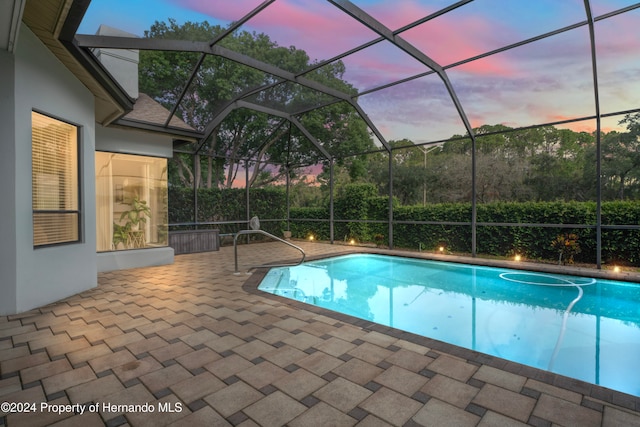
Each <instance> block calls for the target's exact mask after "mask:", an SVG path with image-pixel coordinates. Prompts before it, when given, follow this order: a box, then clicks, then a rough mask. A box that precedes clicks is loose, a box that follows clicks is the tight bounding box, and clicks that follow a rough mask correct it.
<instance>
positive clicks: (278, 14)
mask: <svg viewBox="0 0 640 427" xmlns="http://www.w3.org/2000/svg"><path fill="white" fill-rule="evenodd" d="M259 3H260V2H258V1H255V0H254V1H248V0H240V1H233V2H204V1H201V0H186V1H185V2H184V3H183V7H187V8H192V9H193V10H196V11H198V12H200V13H203V14H206V15H209V16H212V17H215V18H217V19H226V20H230V21H231V20H238V19H240V18H241V17H242V16H243V15H244V14H246V13H247V12H249V11H250V10H251V9H253V8H254V7H255V6H257V5H258V4H259ZM241 29H243V30H247V31H257V32H260V33H265V34H267V35H269V37H270V38H271V40H272V41H275V42H276V43H278V45H280V46H284V47H289V46H295V47H296V48H298V49H303V50H305V51H306V52H307V54H308V55H309V57H310V58H311V59H312V60H314V59H317V60H324V59H329V58H331V57H333V56H335V55H337V54H339V53H341V52H343V51H345V50H348V49H351V48H353V47H356V46H359V45H361V44H363V43H365V42H367V41H369V40H371V39H373V38H375V37H376V34H375V33H373V32H372V31H371V30H369V29H367V28H366V27H364V26H363V25H361V24H359V23H358V22H357V21H355V20H353V19H352V18H350V17H349V16H348V15H346V14H344V13H342V12H341V11H340V10H339V9H337V8H336V7H334V6H331V5H330V4H329V3H326V2H318V1H309V0H279V1H277V2H275V3H273V4H271V5H269V6H268V7H267V8H266V9H265V10H263V11H262V12H260V13H259V14H258V15H257V16H255V17H253V18H252V19H251V20H249V21H248V22H247V23H246V24H245V25H244V26H243V27H242V28H241ZM328 39H330V40H331V42H330V43H328V42H327V40H328Z"/></svg>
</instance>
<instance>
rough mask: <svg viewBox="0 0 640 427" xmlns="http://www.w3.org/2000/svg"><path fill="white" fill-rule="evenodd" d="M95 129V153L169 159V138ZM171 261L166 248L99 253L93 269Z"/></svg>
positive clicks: (114, 129)
mask: <svg viewBox="0 0 640 427" xmlns="http://www.w3.org/2000/svg"><path fill="white" fill-rule="evenodd" d="M96 126H97V127H96V150H98V151H108V152H112V153H122V154H136V155H141V156H153V157H165V158H170V157H172V155H173V140H172V138H171V137H168V136H162V135H158V134H152V133H148V132H140V131H133V130H128V129H120V128H105V127H102V126H100V125H96ZM94 250H95V248H94ZM173 260H174V250H173V248H171V247H169V246H167V247H161V248H145V249H136V250H126V251H113V252H101V253H98V254H97V267H98V272H104V271H114V270H122V269H126V268H134V267H149V266H153V265H164V264H172V263H173Z"/></svg>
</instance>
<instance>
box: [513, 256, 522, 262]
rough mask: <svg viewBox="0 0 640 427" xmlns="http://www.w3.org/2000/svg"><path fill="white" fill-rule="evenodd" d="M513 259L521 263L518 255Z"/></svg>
mask: <svg viewBox="0 0 640 427" xmlns="http://www.w3.org/2000/svg"><path fill="white" fill-rule="evenodd" d="M513 259H514V260H515V261H516V262H519V261H521V260H522V257H521V256H520V255H516V256H515V257H514V258H513Z"/></svg>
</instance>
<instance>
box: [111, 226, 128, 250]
mask: <svg viewBox="0 0 640 427" xmlns="http://www.w3.org/2000/svg"><path fill="white" fill-rule="evenodd" d="M129 231H131V224H130V223H128V222H127V223H126V224H125V225H120V224H118V223H117V222H114V223H113V249H115V250H117V249H118V245H119V244H120V243H122V246H123V247H124V248H125V249H126V247H127V243H128V242H129Z"/></svg>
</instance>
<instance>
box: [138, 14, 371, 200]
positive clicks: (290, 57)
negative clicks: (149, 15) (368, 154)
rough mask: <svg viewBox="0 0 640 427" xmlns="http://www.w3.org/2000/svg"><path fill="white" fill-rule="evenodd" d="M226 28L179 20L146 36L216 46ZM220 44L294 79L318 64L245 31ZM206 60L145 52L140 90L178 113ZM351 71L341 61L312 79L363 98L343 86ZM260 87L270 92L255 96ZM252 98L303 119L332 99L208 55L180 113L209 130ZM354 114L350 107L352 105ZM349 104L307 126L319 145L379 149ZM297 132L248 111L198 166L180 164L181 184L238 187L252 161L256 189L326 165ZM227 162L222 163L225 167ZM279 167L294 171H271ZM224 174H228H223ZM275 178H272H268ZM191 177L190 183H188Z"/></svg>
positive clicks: (219, 134)
mask: <svg viewBox="0 0 640 427" xmlns="http://www.w3.org/2000/svg"><path fill="white" fill-rule="evenodd" d="M222 31H224V28H222V27H220V26H217V25H213V26H212V25H210V24H209V23H208V22H206V21H205V22H202V23H192V22H187V23H185V24H183V25H178V24H177V23H176V21H175V20H172V19H169V20H168V22H156V23H155V24H153V25H152V26H151V28H150V29H149V30H148V31H146V32H145V37H149V38H162V39H180V40H196V41H211V40H213V39H214V38H215V37H216V36H217V35H219V34H220V33H221V32H222ZM219 44H220V45H221V46H223V47H225V48H228V49H231V50H233V51H236V52H239V53H242V54H246V55H248V56H249V57H251V58H254V59H256V60H259V61H262V62H265V63H268V64H271V65H275V66H277V67H279V68H281V69H283V70H286V71H289V72H292V73H301V72H302V71H304V70H305V69H307V68H308V67H310V66H311V65H312V63H311V62H310V60H309V57H308V55H307V54H306V53H305V52H304V51H303V50H300V49H296V48H295V47H293V46H291V47H281V46H278V44H277V43H276V42H274V41H272V40H271V39H270V38H269V37H268V36H267V35H265V34H258V33H249V32H247V31H239V32H235V33H233V34H230V35H228V36H226V37H225V38H224V39H222V40H221V41H220V42H219ZM199 56H200V54H193V53H185V52H165V51H143V52H141V53H140V88H141V91H142V92H145V93H147V94H149V95H150V96H152V97H154V98H155V99H156V100H158V101H159V102H161V103H163V104H164V105H165V106H166V107H167V108H172V107H173V106H174V105H175V103H176V101H177V99H178V98H179V96H180V93H181V92H182V90H183V88H184V85H185V83H186V81H187V79H188V77H189V76H190V75H191V73H192V72H193V69H194V66H195V64H196V63H197V61H198V58H199ZM344 71H345V70H344V65H343V64H342V63H341V62H336V63H334V64H331V65H329V66H325V67H321V68H319V69H318V70H315V71H314V72H313V73H312V75H311V76H309V77H310V78H313V79H314V80H316V81H319V82H321V83H323V84H326V85H328V86H331V87H334V88H338V89H341V90H343V91H345V92H346V93H355V90H354V89H353V87H351V85H349V84H348V83H347V82H345V81H344V80H342V77H343V74H344ZM256 88H263V90H261V91H258V92H256V93H253V92H252V91H254V90H255V89H256ZM239 96H244V99H246V100H248V101H250V102H253V103H256V104H260V105H264V106H267V107H271V108H275V109H279V110H281V111H290V112H295V111H297V110H306V109H307V108H308V107H313V106H315V105H323V104H324V103H326V101H327V99H326V98H327V96H326V95H319V94H317V93H316V92H314V91H310V90H308V89H305V88H304V87H302V86H300V85H298V84H295V83H290V82H283V81H280V80H279V79H278V78H277V77H274V76H272V75H269V74H266V73H263V72H261V71H258V70H256V69H254V68H251V67H249V66H246V65H243V64H240V63H237V62H234V61H230V60H227V59H225V58H222V57H217V56H214V55H208V56H207V57H206V58H205V60H204V61H203V62H202V64H201V65H200V67H199V69H198V72H197V73H196V75H195V77H194V79H193V82H192V83H191V84H190V85H189V87H188V88H187V90H186V92H185V96H184V98H183V100H182V102H181V103H180V105H179V106H178V109H177V112H178V115H179V116H180V117H181V118H182V119H183V120H184V121H185V122H186V123H188V124H189V125H191V126H192V127H194V128H195V129H198V130H203V129H204V128H205V127H206V126H207V124H208V123H209V122H210V121H211V120H212V118H213V117H215V116H216V115H217V114H219V113H220V111H221V110H222V109H223V108H225V107H226V105H228V102H229V101H230V100H233V99H235V98H236V97H239ZM347 107H348V106H347ZM347 107H345V105H344V103H337V104H332V105H329V106H328V107H325V108H324V109H323V112H322V114H318V113H314V112H311V113H308V114H305V115H304V116H302V117H301V121H302V122H303V123H304V125H305V126H306V127H308V128H313V129H314V131H316V132H318V134H319V135H320V136H319V137H318V139H319V140H320V141H321V142H322V143H323V144H327V145H328V146H334V147H336V150H337V151H339V150H340V147H342V146H345V147H346V146H349V145H356V146H358V147H361V146H362V145H363V144H365V145H366V144H371V138H370V137H369V135H368V132H367V129H366V126H365V127H363V126H362V124H359V122H362V120H361V119H360V117H359V116H358V115H357V114H354V112H353V111H348V108H347ZM303 147H304V148H309V147H310V143H309V141H308V140H307V139H306V137H304V136H303V135H301V134H300V133H299V132H297V131H291V129H290V128H289V127H288V126H286V125H285V126H283V124H282V120H281V119H280V118H276V117H273V116H270V115H267V114H264V113H257V112H255V111H252V110H248V109H238V110H234V111H232V112H231V114H229V115H228V116H227V117H226V118H225V120H224V121H223V122H222V123H221V124H220V125H219V126H218V127H217V129H215V132H214V133H213V135H212V137H211V138H210V139H209V140H208V141H206V142H205V144H204V145H203V147H202V149H201V151H200V154H201V155H199V156H196V159H195V160H194V161H193V164H192V165H191V166H190V165H189V162H186V161H184V159H183V158H177V159H176V160H175V162H176V163H177V165H176V167H175V170H176V171H177V172H178V173H179V174H181V175H180V179H181V182H183V183H185V184H187V183H188V184H192V185H196V186H225V187H230V186H231V185H232V184H233V181H234V179H235V177H236V175H237V173H238V171H239V169H240V168H241V167H244V165H245V161H246V159H251V160H253V161H252V162H251V163H250V164H249V167H250V168H251V170H252V173H251V175H250V182H249V185H251V183H258V182H262V183H267V182H272V181H277V180H278V179H279V177H282V176H283V174H284V173H285V170H289V171H291V170H292V168H296V167H302V166H306V165H309V164H314V163H317V162H318V161H320V154H319V152H318V150H316V149H315V148H313V147H311V148H312V149H311V150H308V149H306V150H304V155H302V154H301V153H300V150H301V149H303ZM220 159H222V160H220ZM270 162H271V163H275V162H279V163H281V164H283V165H287V166H288V167H287V168H285V167H284V166H283V167H279V168H278V167H276V168H275V169H274V167H273V166H269V164H270ZM221 169H222V170H223V171H224V173H221ZM267 176H270V177H271V178H267ZM183 177H184V178H183Z"/></svg>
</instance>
